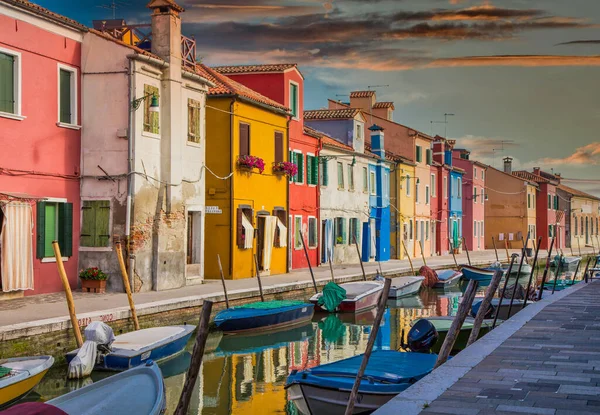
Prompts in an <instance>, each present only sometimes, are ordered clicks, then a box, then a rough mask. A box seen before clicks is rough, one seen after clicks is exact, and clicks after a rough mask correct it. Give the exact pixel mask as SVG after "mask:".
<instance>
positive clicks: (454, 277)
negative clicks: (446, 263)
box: [433, 269, 462, 288]
mask: <svg viewBox="0 0 600 415" xmlns="http://www.w3.org/2000/svg"><path fill="white" fill-rule="evenodd" d="M436 274H437V277H438V282H436V283H435V285H434V286H433V288H447V287H450V286H452V285H454V284H456V283H458V282H459V281H460V279H461V277H462V272H459V271H455V270H453V269H443V270H440V271H436Z"/></svg>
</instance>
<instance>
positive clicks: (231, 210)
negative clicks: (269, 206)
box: [229, 97, 237, 279]
mask: <svg viewBox="0 0 600 415" xmlns="http://www.w3.org/2000/svg"><path fill="white" fill-rule="evenodd" d="M234 109H235V97H233V98H232V99H231V103H230V104H229V148H230V149H231V150H230V152H231V153H230V155H229V171H230V172H233V171H234V170H233V169H234V168H235V167H234V161H233V145H234V142H233V135H234V134H233V117H234V115H233V110H234ZM233 177H234V176H231V177H230V178H229V180H231V182H230V183H229V192H230V195H229V223H230V224H231V228H232V229H237V228H236V227H234V226H233V222H234V221H235V218H236V215H235V214H234V205H233V199H234V197H233ZM229 237H230V238H231V240H230V241H229V276H230V277H231V279H233V250H234V238H233V236H232V235H231V233H230V234H229Z"/></svg>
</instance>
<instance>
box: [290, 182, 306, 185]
mask: <svg viewBox="0 0 600 415" xmlns="http://www.w3.org/2000/svg"><path fill="white" fill-rule="evenodd" d="M292 183H294V184H295V185H298V186H303V185H304V182H292Z"/></svg>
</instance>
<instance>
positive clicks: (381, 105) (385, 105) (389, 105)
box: [373, 101, 395, 109]
mask: <svg viewBox="0 0 600 415" xmlns="http://www.w3.org/2000/svg"><path fill="white" fill-rule="evenodd" d="M379 108H391V109H395V108H394V103H393V102H389V101H386V102H376V103H375V105H373V109H379Z"/></svg>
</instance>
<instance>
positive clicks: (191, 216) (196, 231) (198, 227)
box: [186, 211, 204, 278]
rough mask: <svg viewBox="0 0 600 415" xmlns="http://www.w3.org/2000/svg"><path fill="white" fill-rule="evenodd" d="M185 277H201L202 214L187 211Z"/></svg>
mask: <svg viewBox="0 0 600 415" xmlns="http://www.w3.org/2000/svg"><path fill="white" fill-rule="evenodd" d="M186 247H187V252H186V277H187V278H200V277H202V253H203V250H204V248H203V246H202V212H194V211H188V213H187V233H186Z"/></svg>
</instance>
